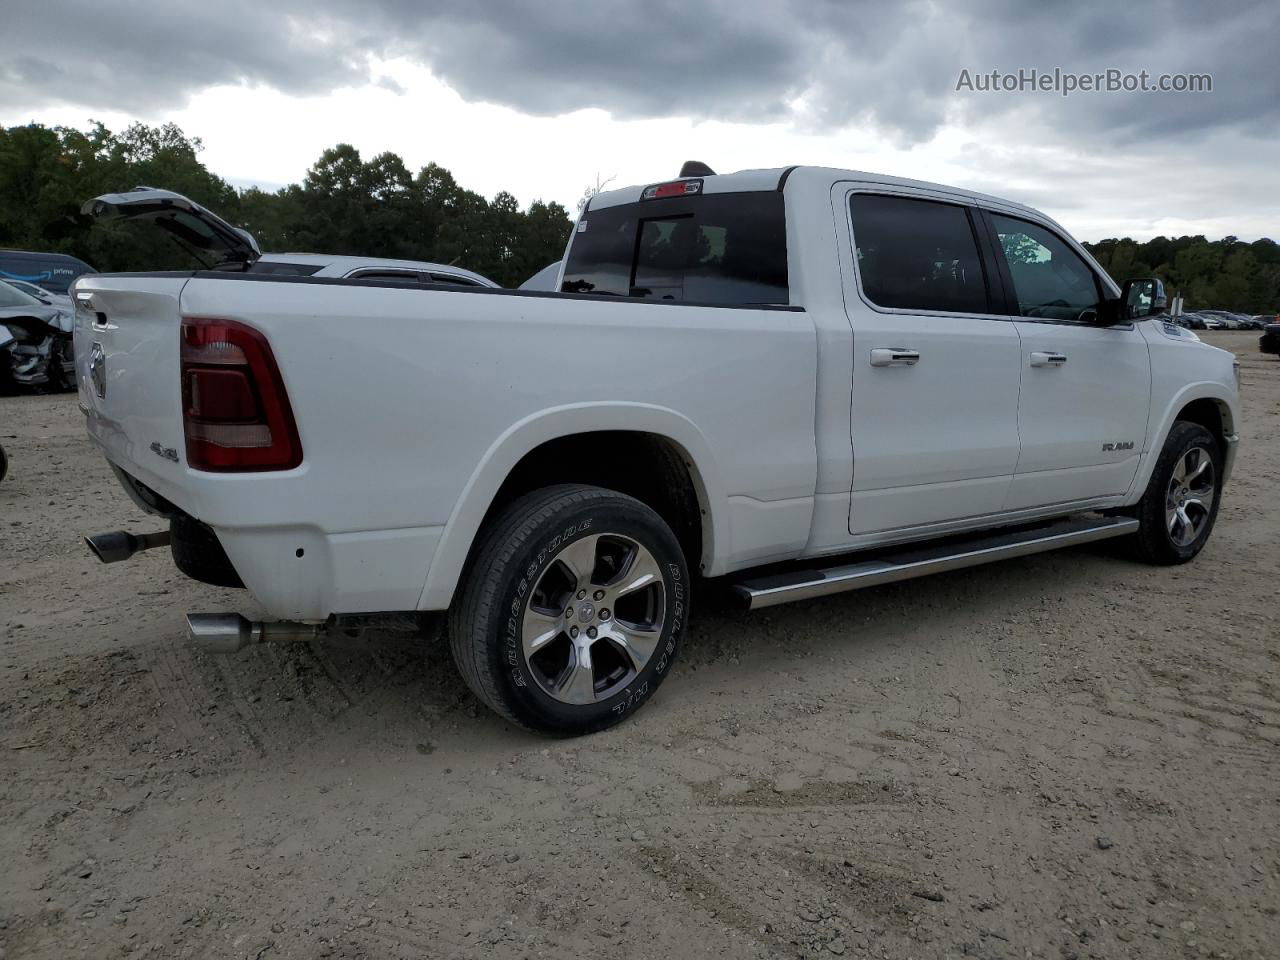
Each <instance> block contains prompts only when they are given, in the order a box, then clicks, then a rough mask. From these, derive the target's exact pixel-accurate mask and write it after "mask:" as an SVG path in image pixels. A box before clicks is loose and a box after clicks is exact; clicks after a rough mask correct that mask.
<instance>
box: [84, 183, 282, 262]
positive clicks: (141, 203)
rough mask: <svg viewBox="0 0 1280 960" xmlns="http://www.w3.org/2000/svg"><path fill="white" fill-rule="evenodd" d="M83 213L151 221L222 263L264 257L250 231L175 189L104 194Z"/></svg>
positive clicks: (87, 204)
mask: <svg viewBox="0 0 1280 960" xmlns="http://www.w3.org/2000/svg"><path fill="white" fill-rule="evenodd" d="M81 213H84V214H86V215H88V216H92V217H96V218H98V219H100V220H150V221H152V222H153V223H154V224H155V225H156V226H157V227H159V228H160V229H161V230H165V231H167V232H168V233H170V234H172V235H173V236H174V237H177V238H178V239H179V240H181V241H182V242H183V243H184V244H186V245H187V246H189V247H193V248H194V249H196V250H197V251H201V252H204V253H211V254H213V255H214V256H215V257H216V258H217V260H218V262H219V263H226V262H235V263H253V261H255V260H257V259H258V258H259V257H260V256H262V251H261V250H260V249H259V248H258V241H256V240H254V239H253V235H252V234H251V233H249V232H248V231H247V230H241V229H240V228H239V227H233V226H232V225H231V224H229V223H227V221H225V220H223V219H222V218H221V217H219V216H218V215H217V214H215V213H213V212H212V211H211V210H207V209H205V208H204V207H202V206H200V204H198V203H196V202H195V201H194V200H191V199H188V198H187V197H184V196H183V195H182V194H180V193H174V192H173V191H172V190H157V189H156V188H155V187H135V188H134V189H132V190H130V191H129V192H128V193H104V194H103V195H102V196H100V197H94V198H93V199H92V200H88V201H86V202H85V204H84V206H83V207H82V208H81Z"/></svg>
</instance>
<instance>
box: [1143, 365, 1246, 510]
mask: <svg viewBox="0 0 1280 960" xmlns="http://www.w3.org/2000/svg"><path fill="white" fill-rule="evenodd" d="M1179 420H1187V421H1190V422H1191V423H1198V424H1200V425H1201V426H1203V427H1204V428H1205V429H1206V430H1208V431H1209V432H1210V433H1212V434H1213V435H1214V436H1215V437H1216V438H1217V439H1218V443H1219V444H1220V445H1221V446H1222V449H1223V454H1224V456H1227V455H1229V453H1230V451H1229V450H1228V446H1229V443H1230V438H1232V437H1234V436H1235V433H1236V422H1237V415H1236V409H1235V398H1234V397H1232V396H1231V395H1230V393H1229V392H1228V391H1227V388H1226V387H1225V386H1224V385H1223V384H1220V383H1214V382H1205V383H1195V384H1190V385H1189V386H1187V387H1184V388H1183V389H1182V390H1181V391H1179V392H1178V393H1177V395H1175V396H1174V397H1173V399H1172V400H1170V401H1169V403H1168V404H1167V405H1166V406H1165V408H1164V410H1163V411H1161V416H1160V419H1159V421H1157V429H1156V430H1155V431H1154V432H1153V433H1152V439H1151V443H1150V444H1149V445H1148V447H1147V450H1146V454H1145V456H1144V457H1143V460H1142V465H1141V467H1140V468H1139V470H1138V473H1137V475H1136V476H1135V477H1134V482H1133V487H1132V488H1131V489H1130V491H1129V497H1128V498H1127V499H1128V500H1136V499H1137V498H1138V497H1141V496H1142V493H1143V491H1145V490H1146V489H1147V484H1148V483H1149V482H1150V481H1151V473H1152V471H1153V470H1154V469H1155V465H1156V461H1157V460H1158V459H1159V457H1160V451H1161V450H1163V449H1164V445H1165V441H1167V440H1168V439H1169V431H1171V430H1172V429H1173V425H1174V424H1175V423H1177V422H1178V421H1179ZM1223 479H1224V482H1225V479H1226V477H1225V476H1224V478H1223Z"/></svg>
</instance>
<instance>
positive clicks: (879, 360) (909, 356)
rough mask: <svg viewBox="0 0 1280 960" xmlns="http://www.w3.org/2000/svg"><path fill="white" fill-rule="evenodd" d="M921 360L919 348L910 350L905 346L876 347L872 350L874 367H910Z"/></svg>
mask: <svg viewBox="0 0 1280 960" xmlns="http://www.w3.org/2000/svg"><path fill="white" fill-rule="evenodd" d="M919 362H920V351H919V350H908V349H906V348H905V347H876V348H875V349H874V350H872V351H871V365H872V366H873V367H910V366H913V365H914V364H917V363H919Z"/></svg>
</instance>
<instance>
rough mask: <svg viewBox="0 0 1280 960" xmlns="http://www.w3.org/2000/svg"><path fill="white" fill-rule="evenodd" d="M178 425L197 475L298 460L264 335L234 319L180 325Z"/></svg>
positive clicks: (278, 466)
mask: <svg viewBox="0 0 1280 960" xmlns="http://www.w3.org/2000/svg"><path fill="white" fill-rule="evenodd" d="M182 426H183V430H184V432H185V433H186V438H187V464H188V465H189V466H191V467H192V468H193V469H196V470H212V471H237V470H292V469H293V468H294V467H296V466H298V464H300V463H302V444H301V443H300V442H299V441H298V428H297V426H296V425H295V424H294V420H293V411H292V410H291V409H290V407H289V397H288V395H287V394H286V393H285V390H284V381H283V380H282V379H281V378H280V368H279V367H278V366H277V365H276V358H275V356H274V355H273V354H272V352H271V345H270V344H268V343H267V338H266V337H264V336H263V335H262V334H261V333H260V332H259V331H257V330H255V329H253V327H249V326H246V325H245V324H243V323H237V322H236V321H234V320H214V319H211V318H206V317H186V318H184V319H183V321H182Z"/></svg>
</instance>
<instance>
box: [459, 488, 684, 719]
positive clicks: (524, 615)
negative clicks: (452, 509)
mask: <svg viewBox="0 0 1280 960" xmlns="http://www.w3.org/2000/svg"><path fill="white" fill-rule="evenodd" d="M481 536H482V541H481V543H480V545H479V547H478V549H477V550H476V552H475V553H474V554H473V556H472V558H471V563H470V567H469V572H468V574H467V576H466V581H465V583H464V584H463V585H462V587H461V593H460V596H459V597H458V598H457V600H456V601H455V603H454V606H453V608H452V610H451V612H450V622H449V635H450V645H451V647H452V649H453V656H454V660H455V661H456V662H457V664H458V669H459V671H460V672H461V673H462V676H463V679H464V680H466V682H467V685H468V686H469V687H470V688H471V689H472V691H473V692H474V693H475V694H476V696H478V697H479V698H480V699H481V700H483V701H484V702H485V703H486V704H488V705H489V706H490V707H491V708H493V709H494V710H495V711H496V712H497V713H499V714H501V715H502V716H504V717H506V718H507V719H509V720H512V721H514V722H516V723H519V724H521V725H523V726H526V727H530V728H533V729H537V730H543V731H546V732H549V733H556V734H561V735H574V734H585V733H593V732H595V731H598V730H603V729H605V728H606V727H610V726H612V725H613V724H615V723H617V722H619V721H620V720H622V719H623V718H624V717H626V716H628V715H629V714H630V713H632V712H633V711H634V710H635V709H636V708H637V707H639V706H640V705H641V704H643V703H644V702H645V701H646V700H647V699H648V698H649V697H650V696H652V695H653V693H654V691H655V690H657V688H658V684H660V683H661V682H662V680H663V679H664V678H665V677H666V675H667V673H668V672H669V671H670V669H671V664H672V663H673V662H674V660H675V657H676V653H677V651H678V650H679V646H680V638H681V635H682V633H683V632H684V624H685V621H686V620H687V618H688V612H689V571H688V566H687V564H686V562H685V558H684V553H683V552H682V551H681V549H680V545H679V543H678V542H677V541H676V538H675V536H674V535H673V534H672V532H671V530H670V528H669V527H668V526H667V524H666V523H664V522H663V520H662V518H661V517H659V516H658V515H657V514H656V513H655V512H654V511H653V510H651V509H650V508H649V507H647V506H645V505H644V504H643V503H641V502H640V501H638V500H635V499H633V498H632V497H628V496H624V495H623V494H620V493H615V492H613V491H611V490H604V489H601V488H599V487H588V486H578V485H564V486H556V487H548V488H546V489H544V490H539V491H536V492H534V493H531V494H528V495H526V496H524V497H522V498H520V499H519V500H517V501H515V502H514V503H512V504H511V505H510V506H508V507H507V508H505V509H504V510H503V511H502V512H501V513H500V514H499V515H498V516H497V517H495V518H494V519H493V520H492V521H491V522H490V523H489V525H488V526H487V528H486V530H485V531H484V532H483V533H482V535H481Z"/></svg>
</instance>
